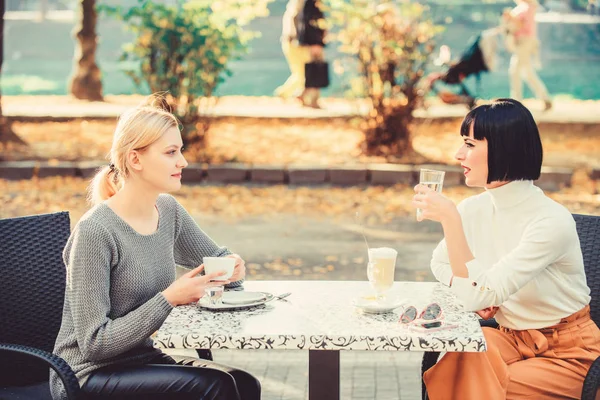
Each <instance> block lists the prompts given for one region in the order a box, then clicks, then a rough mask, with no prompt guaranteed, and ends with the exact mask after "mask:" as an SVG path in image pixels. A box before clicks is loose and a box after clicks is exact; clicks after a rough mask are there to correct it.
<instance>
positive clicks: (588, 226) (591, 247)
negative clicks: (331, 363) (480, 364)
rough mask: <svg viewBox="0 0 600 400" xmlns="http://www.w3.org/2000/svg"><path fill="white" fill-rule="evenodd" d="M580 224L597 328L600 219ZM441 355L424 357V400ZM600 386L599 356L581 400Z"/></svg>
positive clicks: (582, 219) (583, 218)
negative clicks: (429, 374)
mask: <svg viewBox="0 0 600 400" xmlns="http://www.w3.org/2000/svg"><path fill="white" fill-rule="evenodd" d="M573 218H574V219H575V223H576V224H577V234H578V235H579V242H580V244H581V252H582V253H583V265H584V267H585V275H586V278H587V284H588V286H589V287H590V290H591V296H592V300H591V302H590V313H591V316H592V319H593V320H594V322H595V323H596V325H598V326H600V216H594V215H580V214H573ZM480 324H481V326H482V327H485V326H487V327H492V328H497V327H498V323H497V322H496V320H494V319H490V320H487V321H483V320H482V321H480ZM439 356H440V353H437V352H427V353H424V354H423V361H422V363H421V393H422V398H423V400H427V399H428V396H427V389H426V388H425V383H424V381H423V374H424V373H425V371H427V370H428V369H429V368H431V367H432V366H434V365H435V363H436V362H437V360H438V358H439ZM599 387H600V357H598V358H597V359H596V361H594V363H593V364H592V366H591V368H590V370H589V371H588V373H587V376H586V377H585V381H584V383H583V389H582V391H581V399H582V400H594V399H595V398H596V393H597V392H598V388H599Z"/></svg>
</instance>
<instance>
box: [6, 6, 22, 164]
mask: <svg viewBox="0 0 600 400" xmlns="http://www.w3.org/2000/svg"><path fill="white" fill-rule="evenodd" d="M5 8H6V5H5V0H0V75H2V64H3V63H4V10H5ZM9 142H12V143H19V144H25V142H24V141H23V140H22V139H21V138H20V137H18V136H17V135H16V134H15V133H14V132H13V130H12V128H11V125H10V121H9V120H8V119H6V118H5V117H4V114H3V113H2V93H1V92H0V143H9ZM0 160H2V156H1V155H0Z"/></svg>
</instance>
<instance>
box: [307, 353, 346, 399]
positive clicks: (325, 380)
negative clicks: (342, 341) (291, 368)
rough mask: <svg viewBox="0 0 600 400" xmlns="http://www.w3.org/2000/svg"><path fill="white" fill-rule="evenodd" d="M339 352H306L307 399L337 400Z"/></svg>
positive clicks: (338, 389) (338, 392)
mask: <svg viewBox="0 0 600 400" xmlns="http://www.w3.org/2000/svg"><path fill="white" fill-rule="evenodd" d="M339 398H340V351H339V350H309V351H308V399H309V400H339Z"/></svg>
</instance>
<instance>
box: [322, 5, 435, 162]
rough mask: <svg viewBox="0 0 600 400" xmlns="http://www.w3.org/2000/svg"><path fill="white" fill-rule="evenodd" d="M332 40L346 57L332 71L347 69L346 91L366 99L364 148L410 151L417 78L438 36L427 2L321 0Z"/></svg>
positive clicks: (418, 92)
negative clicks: (429, 14)
mask: <svg viewBox="0 0 600 400" xmlns="http://www.w3.org/2000/svg"><path fill="white" fill-rule="evenodd" d="M323 1H324V4H325V5H326V8H327V11H328V13H329V17H328V20H329V23H330V24H332V25H333V28H334V33H333V34H332V35H331V36H332V39H334V40H337V41H338V42H339V50H340V52H341V53H342V54H344V55H346V56H347V57H346V59H341V60H337V61H336V62H335V63H334V64H335V68H334V69H335V70H337V71H339V72H341V73H348V79H347V81H348V82H349V86H350V91H351V92H352V93H353V94H354V95H357V96H360V97H364V98H366V99H368V100H369V103H370V104H369V106H370V112H369V113H368V115H367V116H366V117H365V120H364V121H363V125H362V128H363V132H364V134H365V140H364V142H363V151H364V152H365V153H366V154H373V155H384V156H387V155H394V156H399V155H404V154H407V153H410V152H411V151H412V140H411V131H410V128H411V123H412V121H413V111H414V110H415V108H416V107H417V106H418V105H419V103H420V100H421V96H422V90H421V89H420V85H419V83H420V81H421V78H422V77H423V75H424V73H425V67H426V65H427V63H428V61H429V58H430V56H431V55H432V53H433V51H434V48H435V42H434V39H435V37H436V35H437V34H438V33H439V32H441V29H442V28H441V27H438V26H435V25H434V24H433V22H432V20H431V18H429V16H428V8H427V6H424V5H421V4H419V3H414V2H402V3H400V4H398V3H397V2H394V1H383V2H374V1H372V0H323Z"/></svg>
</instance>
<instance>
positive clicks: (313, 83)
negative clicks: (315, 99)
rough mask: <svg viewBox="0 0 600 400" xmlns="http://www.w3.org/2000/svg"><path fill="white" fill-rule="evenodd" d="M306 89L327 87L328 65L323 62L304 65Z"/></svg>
mask: <svg viewBox="0 0 600 400" xmlns="http://www.w3.org/2000/svg"><path fill="white" fill-rule="evenodd" d="M304 76H305V82H304V87H306V88H317V89H320V88H326V87H327V86H329V63H327V62H325V61H312V62H309V63H306V64H305V65H304Z"/></svg>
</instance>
